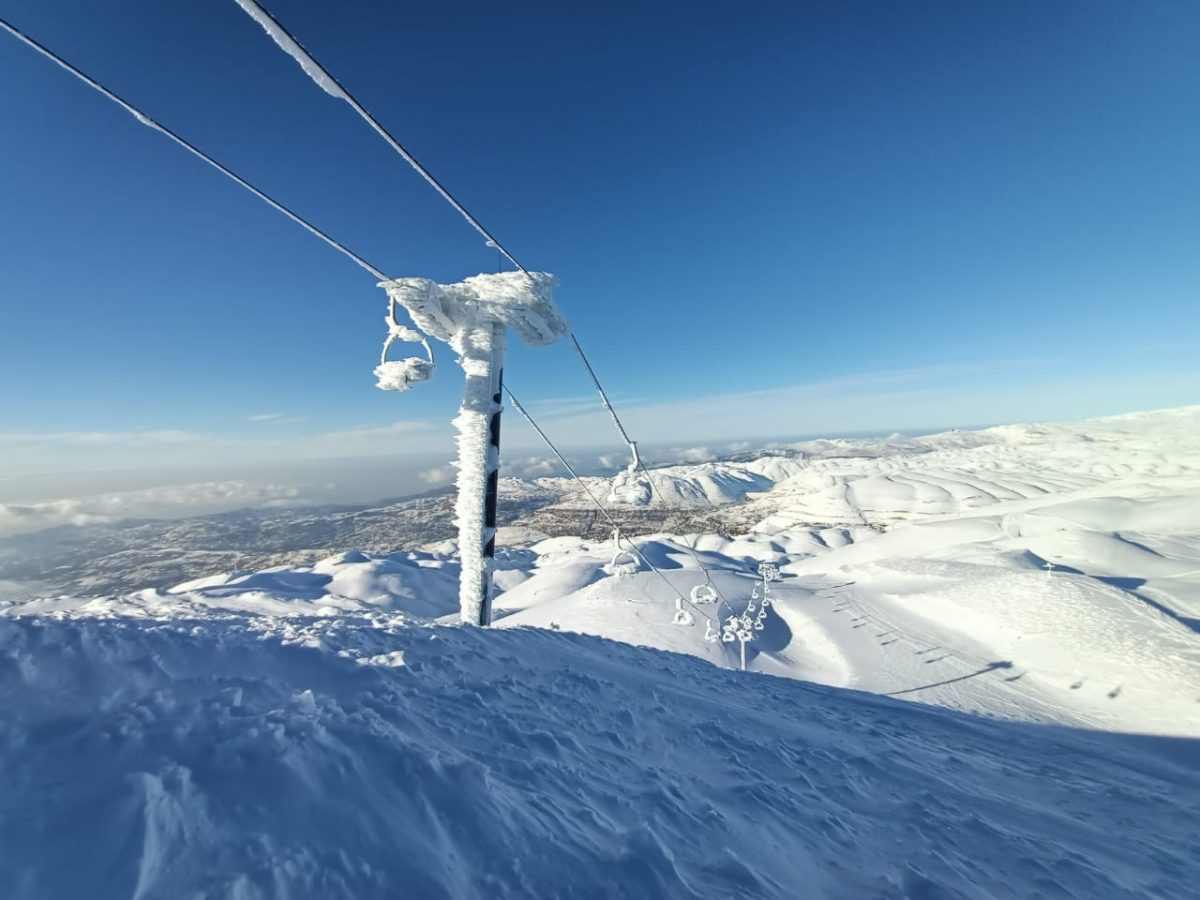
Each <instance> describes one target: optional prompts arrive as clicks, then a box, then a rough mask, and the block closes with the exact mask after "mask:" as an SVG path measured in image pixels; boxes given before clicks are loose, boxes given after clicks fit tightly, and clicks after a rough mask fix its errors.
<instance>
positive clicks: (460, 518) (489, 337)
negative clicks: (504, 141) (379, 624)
mask: <svg viewBox="0 0 1200 900" xmlns="http://www.w3.org/2000/svg"><path fill="white" fill-rule="evenodd" d="M556 284H557V281H556V279H555V278H554V276H552V275H548V274H545V273H543V272H533V273H530V274H528V275H526V274H525V273H524V272H501V273H498V274H495V275H476V276H474V277H473V278H468V279H466V280H465V281H461V282H459V283H457V284H437V283H435V282H433V281H430V280H429V279H427V278H397V279H396V280H394V281H383V282H380V285H379V286H380V287H382V288H383V289H384V290H385V291H387V295H388V302H389V305H388V340H387V343H386V344H385V345H384V353H383V359H382V360H381V361H380V364H379V367H378V368H376V370H375V375H376V377H377V378H378V379H379V387H381V388H383V389H385V390H400V391H403V390H408V389H409V388H410V387H412V386H413V385H415V384H417V383H419V382H422V381H426V380H428V379H429V377H430V376H431V375H432V374H433V354H432V351H431V350H430V349H429V343H428V341H426V340H425V339H424V336H425V335H428V336H429V337H433V338H436V339H438V340H439V341H444V342H445V343H447V344H449V345H450V347H451V349H453V350H454V352H455V353H457V354H458V364H459V365H460V366H462V370H463V373H464V374H465V375H466V381H467V383H466V389H465V390H464V392H463V402H462V406H461V407H460V408H459V413H458V418H456V419H455V420H454V427H455V429H456V431H457V432H458V500H457V503H456V505H455V517H456V518H455V524H456V525H457V526H458V552H459V555H460V557H461V559H462V575H461V577H460V580H459V607H460V610H461V615H462V621H463V622H464V623H467V624H472V625H490V624H491V621H492V595H491V580H492V579H491V575H492V567H493V560H494V558H495V553H496V500H497V487H498V480H499V473H500V411H501V404H500V400H501V393H502V392H503V385H504V349H505V343H506V329H508V328H511V329H512V330H513V331H515V332H516V333H517V334H518V335H519V336H520V337H521V339H522V340H524V341H525V343H527V344H530V345H532V346H544V345H546V344H551V343H553V342H554V341H556V340H558V339H559V338H560V337H565V336H566V335H567V334H568V333H569V330H568V328H567V323H566V320H565V319H563V317H562V314H561V313H560V312H559V310H558V307H557V306H555V303H554V297H553V291H554V287H555V285H556ZM397 306H403V307H404V308H405V309H406V310H408V314H409V315H410V316H412V320H413V323H414V324H415V325H416V326H417V328H418V329H420V332H424V334H421V333H420V332H417V331H414V330H413V329H411V328H407V327H405V326H404V325H401V324H400V322H399V319H398V317H397ZM396 340H402V341H413V342H419V343H422V344H424V346H425V349H426V352H427V354H428V359H421V358H419V357H414V358H411V359H402V360H394V361H389V360H388V359H387V350H388V347H390V346H391V344H392V343H393V342H394V341H396Z"/></svg>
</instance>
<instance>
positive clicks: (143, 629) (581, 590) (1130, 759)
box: [0, 407, 1200, 900]
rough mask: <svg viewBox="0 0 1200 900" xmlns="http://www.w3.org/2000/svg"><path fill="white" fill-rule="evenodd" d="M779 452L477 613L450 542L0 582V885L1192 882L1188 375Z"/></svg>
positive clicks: (729, 888)
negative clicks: (1166, 388)
mask: <svg viewBox="0 0 1200 900" xmlns="http://www.w3.org/2000/svg"><path fill="white" fill-rule="evenodd" d="M784 449H785V450H786V452H785V453H778V452H777V453H776V454H775V455H769V456H765V457H760V458H757V459H742V460H740V461H724V462H715V463H709V464H703V465H696V466H685V467H672V468H670V469H656V470H653V471H652V473H651V474H652V477H653V478H654V480H655V487H656V493H657V494H658V495H659V497H657V498H656V499H655V501H654V502H655V503H658V502H661V498H668V497H675V498H676V501H674V502H677V503H678V504H679V505H680V506H681V507H683V506H688V505H689V504H691V505H692V506H694V507H696V508H699V506H700V504H704V508H705V509H706V510H708V511H709V512H710V513H711V510H712V509H713V507H712V504H717V506H716V510H717V511H718V512H720V511H722V510H724V511H725V512H724V513H721V514H722V515H728V520H729V521H730V522H739V523H743V524H744V527H741V528H738V529H734V528H732V527H731V528H730V529H729V530H730V531H731V532H736V533H731V534H651V535H641V536H639V537H638V538H637V543H638V547H639V550H640V552H641V554H642V555H643V556H644V557H645V558H646V559H648V560H649V561H650V562H652V563H653V564H654V565H655V566H656V567H657V568H658V569H659V572H654V571H649V570H648V569H647V568H646V567H645V566H642V567H640V569H639V570H638V571H636V572H635V573H633V574H625V575H619V574H613V573H614V572H615V571H619V570H620V568H621V567H613V566H612V565H611V562H612V560H613V556H614V551H615V548H614V546H613V544H612V542H611V540H608V541H604V540H599V541H597V540H588V539H584V538H579V537H555V538H549V539H544V540H525V539H522V540H520V541H519V542H518V543H517V544H512V545H510V546H508V547H502V548H501V549H500V550H499V551H498V553H497V560H496V567H497V568H496V572H495V575H494V582H495V585H496V588H497V590H498V591H499V595H498V596H497V599H496V604H495V606H496V615H497V624H498V625H499V626H500V627H498V628H495V629H490V630H487V631H483V630H477V629H469V628H452V627H446V626H444V625H439V624H435V623H436V622H438V621H439V620H441V621H452V620H454V619H456V618H457V610H458V575H459V571H460V563H459V557H458V555H457V553H456V552H455V548H454V547H453V545H452V544H446V543H442V544H437V545H430V546H426V547H424V548H414V549H411V550H406V551H402V552H397V553H392V554H369V553H360V552H350V553H344V554H339V555H337V556H334V557H331V558H329V559H326V560H323V561H320V562H317V563H315V564H313V565H308V566H292V567H279V568H275V569H269V570H264V571H261V572H256V573H246V572H241V573H229V574H225V575H213V576H211V577H208V578H202V579H197V580H193V581H190V582H187V583H184V584H181V585H178V586H177V587H175V588H172V589H170V590H163V591H153V590H152V591H140V592H136V593H131V594H124V595H120V596H113V597H94V598H81V597H55V598H43V599H38V600H28V601H21V602H10V603H6V604H0V702H2V703H3V704H4V709H5V716H4V717H3V719H2V720H0V766H2V770H3V771H4V773H5V790H4V791H3V792H0V850H2V851H3V852H0V896H4V897H22V898H23V897H29V898H35V897H38V898H40V897H59V896H105V897H107V896H113V897H127V896H128V897H180V896H209V897H225V896H229V897H238V898H252V897H285V896H290V897H296V896H303V897H308V896H321V897H329V896H333V897H336V896H347V897H369V896H387V895H390V894H391V893H394V892H407V893H410V894H411V895H413V896H422V897H424V896H430V897H436V896H447V897H505V896H513V897H524V896H625V897H648V896H702V897H710V896H711V897H729V896H746V897H796V896H811V897H830V898H842V897H851V898H857V897H864V898H866V897H872V898H873V897H884V898H908V897H914V898H915V897H923V898H934V897H979V898H984V897H1046V898H1050V897H1076V898H1088V900H1094V898H1108V897H1130V898H1134V897H1137V898H1142V897H1162V898H1179V897H1188V896H1197V895H1198V891H1197V888H1196V885H1197V884H1200V825H1198V823H1200V408H1196V407H1193V408H1189V409H1183V410H1173V411H1166V412H1161V413H1148V414H1137V415H1132V416H1123V417H1116V418H1112V419H1103V420H1092V421H1088V422H1081V423H1073V424H1062V425H1059V424H1055V425H1040V426H1007V427H1004V428H998V429H987V430H984V431H980V432H952V433H948V434H944V435H934V436H930V437H926V438H919V439H907V438H904V439H901V438H894V439H888V440H886V441H860V442H849V441H847V442H808V443H806V444H801V445H793V446H791V447H788V448H784ZM542 481H545V482H548V481H551V480H550V479H543V480H542ZM599 483H600V482H597V484H598V485H599ZM566 502H567V503H568V504H569V503H570V502H573V501H571V500H570V499H568V500H567V501H566ZM669 502H670V501H669ZM511 533H512V534H514V535H518V536H520V535H525V534H528V529H526V530H524V531H523V530H521V529H513V530H512V531H511ZM763 562H769V563H772V564H774V565H776V566H778V567H779V569H780V572H781V574H782V578H781V580H779V581H777V582H774V583H772V584H771V585H770V592H771V600H772V605H771V606H770V608H769V610H768V615H767V616H766V617H765V624H764V628H763V629H762V631H759V632H755V635H754V637H755V639H754V640H753V642H752V643H750V644H749V645H748V646H747V650H748V653H747V668H748V669H750V670H752V671H750V672H748V673H745V674H743V673H740V672H736V671H730V669H731V668H732V667H734V666H735V665H736V662H737V660H738V653H737V645H736V643H735V644H726V643H723V642H716V643H713V642H709V641H707V640H705V639H704V634H705V630H706V625H708V623H707V622H706V621H705V619H706V617H712V618H713V619H716V620H718V624H719V619H720V618H721V617H722V616H725V615H728V614H729V613H730V612H741V611H742V610H743V609H744V608H745V607H746V605H747V603H749V602H750V600H751V597H752V592H753V591H754V589H755V583H756V581H757V579H758V575H757V572H758V567H759V564H760V563H763ZM701 566H703V567H704V569H706V570H707V573H708V575H707V576H706V574H705V572H704V571H702V569H701ZM709 576H711V580H712V585H713V588H714V592H716V593H718V594H719V595H720V597H721V598H723V599H722V601H721V602H720V603H717V604H713V605H702V606H699V607H697V608H696V610H695V625H693V626H690V627H689V626H678V625H673V624H671V623H672V619H673V617H674V612H675V603H676V596H677V592H678V593H682V594H684V595H685V596H687V595H688V594H689V593H690V591H691V590H692V588H694V587H696V586H697V585H700V584H704V583H705V582H706V580H707V578H708V577H709ZM759 590H760V591H761V586H759ZM664 651H669V652H664ZM768 675H773V676H784V677H781V678H777V677H766V676H768ZM872 695H886V696H872Z"/></svg>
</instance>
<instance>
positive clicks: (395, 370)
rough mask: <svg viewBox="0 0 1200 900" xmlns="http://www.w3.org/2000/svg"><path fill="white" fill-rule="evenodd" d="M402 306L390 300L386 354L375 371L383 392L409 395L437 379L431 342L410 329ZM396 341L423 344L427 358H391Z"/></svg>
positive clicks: (381, 356) (386, 320) (387, 317)
mask: <svg viewBox="0 0 1200 900" xmlns="http://www.w3.org/2000/svg"><path fill="white" fill-rule="evenodd" d="M397 306H398V304H397V303H396V299H395V298H394V297H389V298H388V314H387V316H386V317H385V318H384V321H385V322H387V326H388V335H387V339H386V340H385V341H384V342H383V352H382V353H380V354H379V365H377V366H376V367H375V377H376V379H378V380H377V382H376V387H378V388H379V389H380V390H382V391H408V390H411V389H412V388H413V387H415V386H416V385H418V384H421V383H423V382H426V381H428V380H429V379H430V378H432V377H433V369H434V365H435V363H434V360H433V348H432V347H430V346H429V339H428V338H426V337H425V335H423V334H422V333H421V332H419V331H417V330H416V329H415V328H409V327H408V326H407V325H404V324H403V323H401V321H400V319H399V310H398V308H397ZM396 341H405V342H407V343H413V344H420V345H421V346H422V347H424V348H425V358H421V357H420V356H408V357H405V358H404V359H392V360H389V359H388V358H387V355H388V350H390V349H391V347H392V344H394V343H396Z"/></svg>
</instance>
